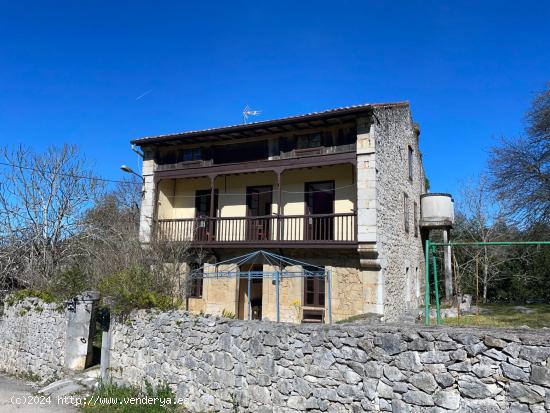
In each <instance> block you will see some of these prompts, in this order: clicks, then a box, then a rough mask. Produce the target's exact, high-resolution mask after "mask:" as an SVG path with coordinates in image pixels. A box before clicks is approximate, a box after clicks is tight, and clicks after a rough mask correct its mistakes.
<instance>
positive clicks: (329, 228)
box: [304, 181, 334, 241]
mask: <svg viewBox="0 0 550 413" xmlns="http://www.w3.org/2000/svg"><path fill="white" fill-rule="evenodd" d="M305 204H306V211H305V212H306V219H305V221H306V225H305V231H304V232H305V236H306V239H307V240H318V241H328V240H333V239H334V217H333V216H332V215H333V214H334V181H322V182H306V184H305Z"/></svg>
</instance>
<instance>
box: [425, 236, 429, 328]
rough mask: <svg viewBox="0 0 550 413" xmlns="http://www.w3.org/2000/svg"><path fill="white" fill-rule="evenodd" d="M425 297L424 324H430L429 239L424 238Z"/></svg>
mask: <svg viewBox="0 0 550 413" xmlns="http://www.w3.org/2000/svg"><path fill="white" fill-rule="evenodd" d="M425 290H426V298H425V299H424V307H425V316H424V324H426V325H430V240H429V239H427V240H426V287H425Z"/></svg>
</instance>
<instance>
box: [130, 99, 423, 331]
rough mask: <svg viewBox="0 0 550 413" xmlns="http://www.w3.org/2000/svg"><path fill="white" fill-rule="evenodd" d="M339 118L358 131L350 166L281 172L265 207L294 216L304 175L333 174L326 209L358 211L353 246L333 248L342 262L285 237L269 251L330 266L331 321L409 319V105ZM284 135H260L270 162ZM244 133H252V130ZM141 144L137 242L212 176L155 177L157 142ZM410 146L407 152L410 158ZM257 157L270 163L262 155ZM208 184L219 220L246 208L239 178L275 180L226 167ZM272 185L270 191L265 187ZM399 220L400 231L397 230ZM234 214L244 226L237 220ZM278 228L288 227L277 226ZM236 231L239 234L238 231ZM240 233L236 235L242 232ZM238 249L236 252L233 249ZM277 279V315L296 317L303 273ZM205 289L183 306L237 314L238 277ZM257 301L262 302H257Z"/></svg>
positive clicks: (415, 272)
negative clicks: (349, 249) (282, 244)
mask: <svg viewBox="0 0 550 413" xmlns="http://www.w3.org/2000/svg"><path fill="white" fill-rule="evenodd" d="M346 121H347V122H351V123H350V124H349V125H353V122H354V123H355V126H354V128H355V130H356V132H357V137H356V142H355V143H356V165H355V167H353V165H351V162H350V163H348V164H340V165H325V166H322V167H318V168H310V169H307V168H303V169H288V170H286V171H284V173H283V174H282V176H283V178H282V181H281V182H282V188H283V191H285V192H284V194H283V196H282V197H281V198H282V199H281V200H279V199H278V196H277V197H275V196H274V197H273V199H272V202H273V205H272V212H273V213H275V211H277V212H279V211H280V210H281V208H283V210H284V214H287V215H300V214H303V213H304V208H305V200H304V194H303V193H302V192H301V191H303V190H304V189H303V188H304V183H305V182H315V181H322V180H334V182H335V187H336V188H337V189H336V191H335V194H336V198H335V201H334V212H339V213H349V212H351V211H356V213H357V217H356V222H355V224H354V225H356V226H357V228H349V232H353V231H354V230H356V233H357V250H353V253H354V254H353V256H351V255H350V254H348V252H347V251H346V252H344V251H343V250H342V251H340V252H341V253H345V254H347V255H346V256H347V257H349V259H348V260H347V262H343V261H342V260H340V259H334V257H333V256H334V255H335V254H332V253H328V252H327V253H326V254H324V255H323V259H320V260H314V261H313V262H312V261H310V257H311V256H315V255H316V254H317V255H318V254H319V251H317V250H316V249H315V247H312V248H303V249H302V250H301V251H298V250H295V249H293V248H292V246H291V245H288V247H287V248H283V249H280V250H276V252H277V253H280V254H281V255H285V256H287V255H289V254H291V255H292V256H293V257H294V258H296V259H298V260H300V261H303V262H308V263H309V262H311V263H312V264H315V265H319V266H324V267H326V268H330V270H331V271H332V273H333V275H334V277H333V285H332V287H333V297H332V298H333V303H334V304H335V306H334V307H333V311H332V313H333V320H342V319H345V318H348V317H350V316H354V315H359V314H364V313H376V314H380V315H381V316H382V317H383V320H384V321H389V322H395V321H399V320H402V319H404V318H405V317H407V318H409V319H410V315H412V314H416V313H417V309H418V306H419V305H420V304H422V301H423V300H422V297H423V295H422V291H423V289H424V287H423V280H424V278H423V276H422V274H423V273H424V256H423V253H422V239H421V236H420V230H419V227H418V223H419V222H420V195H421V194H423V193H424V192H425V179H424V169H423V166H422V157H421V154H420V149H419V141H418V138H419V132H418V129H417V127H416V125H415V124H414V123H413V121H412V117H411V112H410V107H409V105H408V104H406V103H395V104H386V105H384V104H382V105H371V106H370V105H365V110H364V111H361V112H357V114H356V115H355V118H354V119H351V120H350V119H349V118H348V119H347V120H346ZM327 128H332V126H330V127H328V126H327ZM314 130H315V132H316V133H318V132H319V128H317V129H314ZM306 132H307V129H305V128H304V129H303V130H301V131H300V132H299V133H300V134H304V133H306ZM331 133H332V132H331ZM288 137H289V136H288V134H282V135H281V134H280V135H273V136H271V135H269V136H266V137H265V138H263V139H265V140H267V141H268V142H269V144H270V147H271V148H272V150H271V151H270V153H271V154H272V155H273V156H271V155H270V157H269V159H270V160H275V159H280V157H279V156H275V155H274V154H275V152H277V151H278V150H279V140H280V139H282V138H284V139H287V138H288ZM250 139H251V140H254V139H259V138H258V137H255V136H254V135H253V134H252V135H250ZM199 141H200V140H197V141H194V140H193V139H190V140H189V141H187V142H188V143H189V144H195V145H196V144H197V143H199ZM178 144H179V145H186V144H187V143H186V142H179V143H178ZM169 148H176V149H169ZM177 148H178V146H177V145H176V146H170V147H164V148H162V146H161V149H162V150H164V151H170V150H177ZM142 149H143V151H144V154H145V156H144V162H143V177H144V194H143V200H142V209H141V222H140V236H141V239H142V241H144V242H149V241H150V237H151V229H152V225H153V218H154V217H155V216H156V217H157V218H165V219H184V218H186V219H192V218H193V217H195V215H196V211H195V199H194V196H195V193H196V191H197V190H199V189H200V190H205V188H206V189H208V188H209V185H210V182H211V181H210V178H211V177H209V172H208V171H209V168H208V167H204V168H203V170H204V176H201V177H198V178H193V179H187V180H186V179H178V178H177V173H176V175H174V176H176V178H175V179H167V180H164V181H162V180H161V181H159V182H157V181H155V172H156V170H157V168H158V166H157V165H156V164H155V155H154V151H155V150H157V149H155V147H153V146H148V145H147V144H144V145H143V147H142ZM348 151H350V150H349V149H348ZM409 151H411V154H412V156H409ZM352 156H353V154H352ZM409 160H411V161H412V176H411V177H409ZM266 162H269V161H267V160H266ZM296 163H297V165H299V163H300V160H299V159H296ZM211 174H212V173H210V175H211ZM222 178H223V179H222ZM212 182H214V185H215V188H216V190H218V191H219V199H218V203H219V205H218V210H217V212H216V214H217V215H216V216H219V217H225V218H228V217H244V216H245V215H246V213H247V212H246V211H247V207H246V202H247V201H246V188H247V187H248V186H251V185H272V186H273V188H275V187H276V185H277V179H276V174H275V173H272V172H265V171H263V172H257V173H248V174H244V175H238V174H237V175H236V174H231V173H230V172H226V173H224V174H221V175H219V176H218V179H217V180H216V179H214V181H212ZM163 185H164V186H163ZM239 191H240V193H241V194H240V195H239V193H238V192H239ZM225 192H229V193H231V192H233V194H232V195H238V197H236V196H230V197H226V196H225ZM276 192H277V191H276V189H275V190H274V193H276ZM226 198H227V199H226ZM279 204H281V205H279ZM155 209H156V211H155ZM405 216H406V217H407V218H406V219H405ZM406 220H407V221H408V227H409V230H408V231H406V230H405V221H406ZM242 222H243V224H244V221H242ZM304 223H305V221H304V222H303V223H302V224H300V225H298V232H297V235H296V236H297V237H298V239H299V238H300V237H302V236H303V229H302V227H303V226H304V225H303V224H304ZM342 225H343V224H342ZM350 226H353V224H352V225H350ZM239 228H240V227H239ZM285 230H288V228H286V227H285ZM241 232H242V234H244V231H241ZM190 234H192V232H191V233H190ZM239 234H240V232H239ZM242 234H241V235H239V236H244V235H242ZM285 234H286V233H285ZM287 235H288V234H287ZM238 239H239V240H240V238H238ZM335 239H337V238H335ZM236 240H237V239H236ZM212 249H213V251H212V252H213V253H212V257H215V258H214V259H211V260H209V262H211V263H212V262H215V261H219V258H220V256H222V255H224V254H225V253H224V251H221V250H222V249H221V248H220V249H217V250H216V249H215V247H213V248H212ZM251 249H256V248H255V246H254V245H253V244H252V245H251V247H250V249H248V250H247V251H246V252H250V251H251ZM238 255H239V254H235V255H233V256H232V257H235V256H238ZM232 257H225V258H232ZM281 285H282V291H281V293H282V295H281V296H282V297H285V299H286V302H285V303H282V306H281V314H282V315H283V317H282V318H281V319H282V321H300V319H299V318H298V319H295V317H294V314H295V313H296V311H295V307H296V302H298V305H299V306H301V305H302V303H301V301H302V298H303V280H292V281H290V280H284V282H283V283H282V284H281ZM204 288H205V294H204V295H203V297H202V298H200V299H195V298H193V299H189V301H188V305H189V306H188V308H189V309H190V310H193V311H194V312H205V313H209V314H221V312H222V311H223V310H224V309H225V310H227V311H231V312H233V313H235V314H237V315H239V314H242V313H245V312H246V311H244V312H243V311H241V309H240V308H239V299H240V296H241V295H242V294H241V293H239V291H238V290H239V288H240V284H239V280H233V281H221V280H215V281H205V284H204ZM263 289H264V297H263V304H262V307H265V308H263V311H262V315H263V316H264V317H265V318H267V319H270V320H273V319H274V318H275V314H274V307H275V306H274V304H273V295H274V289H273V288H271V287H270V286H269V285H267V283H264V285H263ZM299 289H301V290H299ZM229 290H231V291H229ZM206 291H207V292H206ZM289 294H291V295H290V296H289ZM327 301H328V300H327ZM264 303H267V304H266V305H264ZM327 310H328V308H325V312H326V311H327ZM327 319H328V317H325V320H327Z"/></svg>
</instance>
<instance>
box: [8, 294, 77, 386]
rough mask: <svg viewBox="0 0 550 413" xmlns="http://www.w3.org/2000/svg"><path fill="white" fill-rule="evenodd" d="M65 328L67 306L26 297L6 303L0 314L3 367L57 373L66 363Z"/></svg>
mask: <svg viewBox="0 0 550 413" xmlns="http://www.w3.org/2000/svg"><path fill="white" fill-rule="evenodd" d="M0 305H2V304H1V303H0ZM66 332H67V319H66V317H65V310H64V308H63V306H61V307H59V304H53V303H52V304H47V303H44V302H43V301H42V300H40V299H38V298H27V299H25V300H24V301H22V302H20V303H18V304H17V305H12V306H5V307H4V314H2V317H0V371H5V372H7V373H9V374H14V375H34V376H37V377H39V378H40V379H49V378H52V377H57V376H58V373H59V372H60V371H61V370H62V369H63V367H64V362H65V335H66Z"/></svg>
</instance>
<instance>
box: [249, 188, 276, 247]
mask: <svg viewBox="0 0 550 413" xmlns="http://www.w3.org/2000/svg"><path fill="white" fill-rule="evenodd" d="M272 204H273V186H271V185H262V186H248V187H247V188H246V217H247V219H246V222H247V225H246V240H247V241H263V240H269V239H271V206H272Z"/></svg>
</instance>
